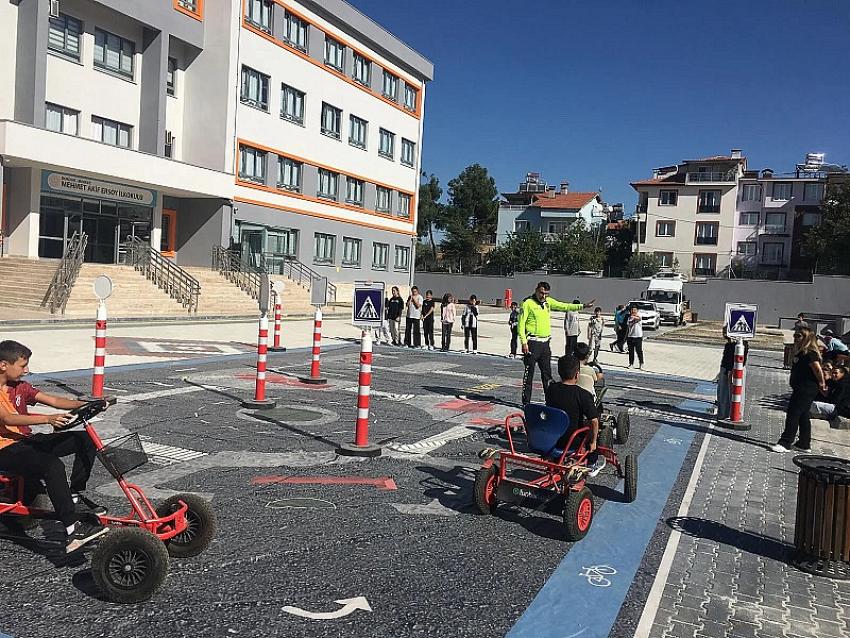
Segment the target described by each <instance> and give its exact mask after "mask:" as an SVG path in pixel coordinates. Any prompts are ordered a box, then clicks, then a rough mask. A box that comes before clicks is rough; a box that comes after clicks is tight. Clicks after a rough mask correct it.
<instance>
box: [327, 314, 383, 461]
mask: <svg viewBox="0 0 850 638" xmlns="http://www.w3.org/2000/svg"><path fill="white" fill-rule="evenodd" d="M371 387H372V334H371V331H369V330H364V331H363V332H362V333H361V335H360V375H359V377H358V388H357V421H356V423H355V426H354V443H353V444H351V443H343V444H342V445H340V446H339V447H338V448H337V454H342V455H345V456H380V455H381V448H380V446H378V445H370V444H369V392H370V389H371Z"/></svg>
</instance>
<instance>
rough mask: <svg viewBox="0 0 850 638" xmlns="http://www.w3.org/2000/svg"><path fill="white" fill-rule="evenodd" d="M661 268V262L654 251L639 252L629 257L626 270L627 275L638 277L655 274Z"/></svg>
mask: <svg viewBox="0 0 850 638" xmlns="http://www.w3.org/2000/svg"><path fill="white" fill-rule="evenodd" d="M659 268H661V263H660V262H659V261H658V257H656V256H655V255H654V254H653V253H637V254H636V255H632V256H631V257H630V258H629V262H628V263H627V264H626V270H625V272H624V274H625V276H626V277H632V278H638V277H647V276H649V275H654V274H655V273H657V272H658V269H659Z"/></svg>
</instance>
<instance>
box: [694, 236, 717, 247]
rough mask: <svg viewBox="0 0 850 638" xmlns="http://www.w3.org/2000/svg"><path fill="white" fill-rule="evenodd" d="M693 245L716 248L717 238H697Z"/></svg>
mask: <svg viewBox="0 0 850 638" xmlns="http://www.w3.org/2000/svg"><path fill="white" fill-rule="evenodd" d="M694 243H695V244H696V245H697V246H716V245H717V237H697V238H696V241H695V242H694Z"/></svg>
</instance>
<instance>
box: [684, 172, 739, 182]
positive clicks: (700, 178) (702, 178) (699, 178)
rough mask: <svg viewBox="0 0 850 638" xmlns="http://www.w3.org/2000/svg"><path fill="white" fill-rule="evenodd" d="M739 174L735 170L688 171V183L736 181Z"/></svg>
mask: <svg viewBox="0 0 850 638" xmlns="http://www.w3.org/2000/svg"><path fill="white" fill-rule="evenodd" d="M736 178H737V175H736V174H735V172H734V171H717V172H710V173H708V172H706V173H688V174H687V181H688V184H697V183H701V182H734V181H735V179H736Z"/></svg>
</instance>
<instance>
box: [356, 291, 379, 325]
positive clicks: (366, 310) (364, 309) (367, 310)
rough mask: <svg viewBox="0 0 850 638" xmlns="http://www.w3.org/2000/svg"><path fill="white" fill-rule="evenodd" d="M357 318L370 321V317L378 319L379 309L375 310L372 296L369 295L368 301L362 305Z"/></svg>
mask: <svg viewBox="0 0 850 638" xmlns="http://www.w3.org/2000/svg"><path fill="white" fill-rule="evenodd" d="M357 318H358V319H363V320H365V321H368V320H370V319H378V311H377V310H375V305H374V304H373V303H372V298H371V297H369V296H367V297H366V301H364V302H363V305H362V306H360V310H358V311H357Z"/></svg>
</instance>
